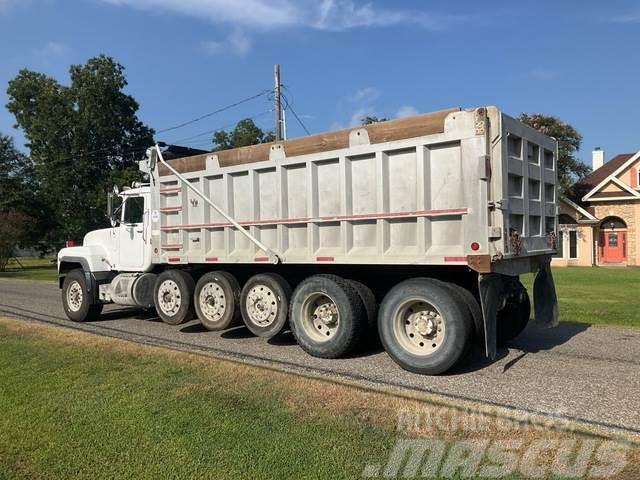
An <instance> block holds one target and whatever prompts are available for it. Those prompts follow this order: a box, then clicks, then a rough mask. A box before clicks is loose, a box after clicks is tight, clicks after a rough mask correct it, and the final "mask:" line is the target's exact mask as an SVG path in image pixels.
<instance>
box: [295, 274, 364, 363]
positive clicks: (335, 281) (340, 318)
mask: <svg viewBox="0 0 640 480" xmlns="http://www.w3.org/2000/svg"><path fill="white" fill-rule="evenodd" d="M365 330H366V311H365V307H364V304H363V302H362V300H361V297H360V294H359V293H358V290H357V289H356V288H354V286H353V285H352V284H351V283H350V282H349V281H347V280H344V279H342V278H340V277H338V276H336V275H314V276H312V277H309V278H307V279H306V280H303V281H302V282H301V283H300V284H299V285H298V287H297V288H296V289H295V291H294V292H293V296H292V297H291V331H292V332H293V335H294V337H295V339H296V341H297V342H298V345H300V347H301V348H302V349H303V350H304V351H305V352H307V353H308V354H310V355H313V356H314V357H320V358H338V357H342V356H344V355H347V354H348V353H351V352H352V351H353V350H354V349H355V348H356V347H357V346H358V343H359V341H360V340H361V339H362V337H363V335H364V333H365Z"/></svg>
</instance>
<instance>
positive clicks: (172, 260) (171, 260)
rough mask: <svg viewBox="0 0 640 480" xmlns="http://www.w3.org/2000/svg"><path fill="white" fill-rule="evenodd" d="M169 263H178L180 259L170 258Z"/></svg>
mask: <svg viewBox="0 0 640 480" xmlns="http://www.w3.org/2000/svg"><path fill="white" fill-rule="evenodd" d="M169 261H170V262H179V261H180V257H170V258H169Z"/></svg>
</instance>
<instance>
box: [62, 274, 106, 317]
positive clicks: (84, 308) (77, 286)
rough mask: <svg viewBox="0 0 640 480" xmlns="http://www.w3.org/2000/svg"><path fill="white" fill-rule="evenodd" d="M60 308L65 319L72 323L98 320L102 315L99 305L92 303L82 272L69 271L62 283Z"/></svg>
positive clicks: (100, 305)
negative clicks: (65, 315)
mask: <svg viewBox="0 0 640 480" xmlns="http://www.w3.org/2000/svg"><path fill="white" fill-rule="evenodd" d="M62 306H63V307H64V312H65V313H66V314H67V318H69V320H71V321H73V322H86V321H93V320H98V319H99V318H100V314H101V313H102V304H101V303H92V301H91V296H90V294H89V292H88V291H87V284H86V279H85V275H84V270H82V269H76V270H71V271H70V272H69V273H67V275H66V276H65V277H64V282H63V283H62Z"/></svg>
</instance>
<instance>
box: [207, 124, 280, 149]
mask: <svg viewBox="0 0 640 480" xmlns="http://www.w3.org/2000/svg"><path fill="white" fill-rule="evenodd" d="M274 140H275V136H274V134H273V132H264V131H263V130H262V129H261V128H260V127H258V126H257V125H256V124H255V123H254V122H253V120H251V119H250V118H245V119H244V120H240V121H239V122H238V123H237V124H236V126H235V128H234V129H233V130H232V131H231V132H226V131H224V130H219V131H217V132H216V133H214V134H213V143H214V148H213V151H214V152H217V151H220V150H228V149H230V148H238V147H246V146H249V145H257V144H259V143H268V142H273V141H274Z"/></svg>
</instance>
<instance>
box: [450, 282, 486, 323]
mask: <svg viewBox="0 0 640 480" xmlns="http://www.w3.org/2000/svg"><path fill="white" fill-rule="evenodd" d="M442 283H444V284H445V285H446V286H447V287H448V288H450V289H453V290H454V291H455V294H456V295H458V297H459V298H460V301H461V302H463V303H464V305H465V306H466V307H467V310H468V311H469V315H470V317H471V328H472V332H473V333H477V334H480V333H482V332H483V331H484V327H483V325H484V323H483V319H482V307H480V302H479V301H478V300H477V299H476V297H475V296H474V295H473V293H471V292H470V291H469V290H467V289H466V288H464V287H462V286H460V285H457V284H455V283H449V282H442Z"/></svg>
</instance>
